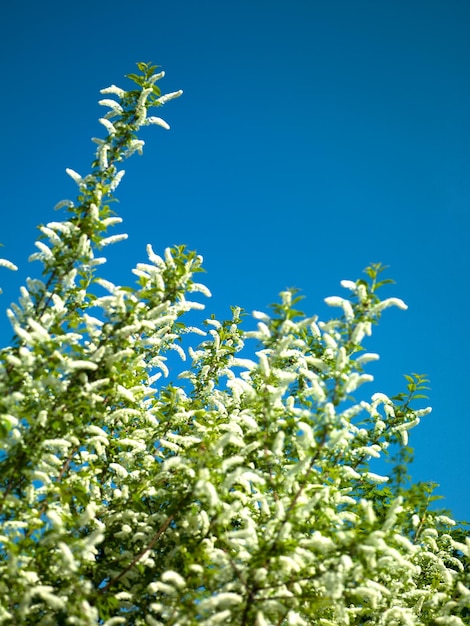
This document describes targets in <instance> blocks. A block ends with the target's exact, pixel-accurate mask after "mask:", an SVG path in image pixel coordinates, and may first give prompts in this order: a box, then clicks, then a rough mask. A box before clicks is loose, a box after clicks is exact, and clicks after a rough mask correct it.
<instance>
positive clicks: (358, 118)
mask: <svg viewBox="0 0 470 626" xmlns="http://www.w3.org/2000/svg"><path fill="white" fill-rule="evenodd" d="M469 60H470V3H469V2H468V0H440V1H437V0H323V1H317V0H283V1H280V0H270V1H269V2H266V1H265V0H236V1H235V0H223V1H221V0H200V1H197V2H196V1H194V0H184V1H183V0H160V1H158V0H153V1H152V0H136V1H134V2H129V1H126V2H125V1H123V0H113V1H112V2H110V1H108V0H99V1H96V0H93V1H91V0H81V1H80V2H76V3H69V2H58V1H56V0H44V1H43V2H33V1H32V0H28V1H21V0H19V1H17V2H10V3H6V4H5V6H4V7H3V8H2V11H1V19H0V66H1V76H2V92H3V94H2V98H1V99H0V114H1V119H2V127H3V130H2V150H1V170H0V171H1V184H2V200H3V206H2V209H1V217H0V223H1V232H0V241H2V242H3V243H4V244H5V248H3V249H2V256H6V257H7V258H10V259H11V260H13V261H14V262H15V263H16V264H17V265H19V266H21V271H20V272H18V273H16V274H12V273H9V272H7V271H6V270H2V272H1V274H0V281H1V283H2V285H3V287H4V294H3V295H2V296H0V309H2V311H3V310H4V309H5V308H6V306H7V305H9V303H10V302H11V301H12V300H14V299H16V297H17V293H18V287H19V284H21V281H23V280H24V277H25V276H26V275H28V274H31V273H33V272H34V271H35V269H36V268H35V266H34V265H28V263H27V261H26V259H27V257H28V256H29V254H31V252H32V251H33V242H34V240H35V238H36V231H35V226H36V225H37V224H38V223H40V222H42V223H45V222H47V221H50V220H52V219H57V218H58V215H57V214H56V213H54V212H53V211H52V207H53V206H54V205H55V204H56V202H58V201H59V200H61V199H63V198H67V197H71V196H72V197H73V194H74V193H75V185H74V183H73V182H72V181H71V180H70V179H69V178H68V177H67V176H66V174H65V172H64V170H65V168H66V167H71V168H73V169H75V170H77V171H78V172H80V173H82V174H86V173H87V171H88V167H89V163H90V161H91V157H92V155H93V151H94V145H93V144H92V143H91V142H90V138H91V137H92V136H94V135H97V134H99V133H103V129H102V127H101V126H100V125H99V124H98V123H97V118H98V117H99V116H100V115H102V114H103V112H104V110H103V109H102V108H101V107H99V106H98V105H97V100H98V99H99V97H100V96H99V93H98V91H99V89H100V88H102V87H105V86H108V85H110V84H111V83H115V84H117V85H121V86H123V87H126V85H127V84H128V83H126V81H125V80H124V79H123V75H124V74H125V73H128V72H132V71H133V69H134V63H135V62H136V61H153V62H155V63H158V64H160V65H162V66H163V69H164V70H165V71H166V74H167V76H166V78H165V80H164V81H163V82H162V83H161V86H162V89H164V90H165V91H173V90H175V89H179V88H181V89H183V90H184V95H183V97H182V98H180V99H179V100H176V101H173V102H171V103H169V104H168V105H167V106H166V107H165V109H164V110H162V116H163V117H164V118H165V119H166V120H167V121H168V122H169V123H170V124H171V127H172V129H171V130H170V131H169V132H166V131H164V130H162V129H160V128H156V127H154V128H150V129H146V132H145V134H144V139H146V142H147V145H146V149H145V153H144V156H143V157H137V156H136V157H134V158H133V159H132V160H131V161H129V162H127V164H126V170H127V174H126V177H125V179H124V181H123V183H122V185H121V187H120V189H119V197H120V201H121V203H120V205H119V207H118V211H119V212H120V214H121V216H122V217H123V218H124V220H125V222H124V230H125V232H127V233H128V234H129V241H128V242H126V243H125V244H119V246H116V247H115V248H114V249H111V248H110V249H109V254H108V258H109V262H110V265H109V267H108V269H107V272H108V275H109V276H110V277H111V278H114V279H115V280H116V281H117V282H122V283H125V282H127V281H131V280H132V278H131V275H130V268H131V267H132V266H133V265H134V264H135V263H136V262H137V261H141V260H143V259H144V257H145V244H146V243H147V242H151V243H152V244H153V246H154V249H155V250H160V251H161V250H163V249H164V247H166V246H167V245H172V244H177V243H186V244H187V245H188V246H189V247H191V248H195V249H197V250H198V251H199V252H200V253H201V254H202V255H203V256H204V258H205V266H206V269H207V271H208V273H207V274H206V275H205V282H206V283H207V284H208V286H209V287H210V289H211V290H212V292H213V294H214V297H213V299H212V300H211V301H210V302H209V305H208V313H210V312H212V311H214V312H215V313H216V314H217V315H220V316H228V315H229V305H231V304H238V305H241V306H243V307H245V308H246V309H247V310H248V311H251V310H253V309H266V308H267V305H268V304H269V303H270V302H272V301H274V300H276V298H277V294H278V292H279V291H281V290H282V289H284V288H285V287H288V286H296V287H299V288H300V289H302V292H303V294H304V295H305V301H304V307H303V308H304V310H305V311H306V312H307V313H309V314H313V313H316V312H319V313H321V314H324V313H325V310H326V307H325V306H324V305H323V303H322V301H323V298H324V297H325V296H329V295H336V294H339V293H340V292H341V288H340V287H339V281H340V280H341V279H343V278H348V279H355V278H357V277H359V275H360V274H361V272H362V270H363V268H364V267H365V266H366V265H368V264H369V263H371V262H377V261H380V262H382V263H384V264H386V265H389V266H390V270H389V275H390V276H391V277H392V278H394V279H395V280H396V283H397V284H396V285H395V286H393V289H389V291H388V293H389V294H390V295H392V294H393V295H396V296H398V297H401V298H403V299H404V300H405V301H406V302H407V303H408V305H409V310H408V311H407V312H402V311H398V310H397V311H395V310H389V311H386V312H385V315H384V318H383V320H382V323H381V325H380V326H379V327H378V329H377V330H376V334H375V336H374V338H373V340H372V341H370V342H369V344H368V348H369V349H371V350H373V351H377V352H379V353H380V355H381V361H380V362H379V363H378V364H374V366H373V367H371V368H370V371H371V372H372V373H373V374H374V375H375V377H376V382H375V383H372V384H370V385H369V389H370V393H374V392H375V391H383V392H385V393H389V394H390V395H393V394H394V393H397V392H398V391H400V390H401V389H402V388H403V383H402V380H403V379H402V375H403V374H404V373H409V372H419V373H426V374H428V375H429V377H430V378H431V384H432V390H431V393H430V395H431V397H430V403H431V404H432V406H433V408H434V410H433V413H432V414H431V415H430V416H428V417H427V418H425V419H424V421H423V422H422V423H421V425H420V426H419V427H418V428H417V429H415V430H413V431H412V433H411V444H412V445H413V446H414V447H415V450H416V460H415V463H414V465H413V470H412V474H413V478H414V479H415V480H433V481H435V482H437V483H440V485H441V487H440V488H439V490H438V492H439V493H440V494H442V495H445V496H446V500H445V501H444V505H445V506H447V507H449V508H451V509H452V511H453V512H454V515H455V516H456V517H457V518H460V519H462V518H466V519H470V498H469V488H468V478H469V475H470V472H469V469H470V460H469V459H470V454H469V410H468V405H469V402H468V393H469V388H470V383H469V379H470V368H469V365H468V362H469V361H468V355H469V353H470V341H469V335H470V332H469V324H468V316H469V315H468V312H469V309H470V296H469V289H468V284H469V281H468V276H469V257H468V250H469V249H470V246H469V243H470V180H469V166H470V147H469V146H470V122H469V111H470V72H469ZM0 319H3V320H4V321H2V322H1V328H0V336H1V338H2V343H6V342H7V341H8V338H9V336H10V335H9V329H8V327H7V322H6V321H5V320H6V318H5V317H4V315H3V313H2V317H1V318H0Z"/></svg>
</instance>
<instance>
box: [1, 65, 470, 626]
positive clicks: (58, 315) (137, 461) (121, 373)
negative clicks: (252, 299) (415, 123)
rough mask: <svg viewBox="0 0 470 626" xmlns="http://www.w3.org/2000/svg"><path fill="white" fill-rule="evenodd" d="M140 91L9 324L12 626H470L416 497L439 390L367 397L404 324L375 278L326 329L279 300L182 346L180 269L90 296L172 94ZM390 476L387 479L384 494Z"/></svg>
mask: <svg viewBox="0 0 470 626" xmlns="http://www.w3.org/2000/svg"><path fill="white" fill-rule="evenodd" d="M138 70H139V73H138V74H130V75H129V78H130V79H131V81H133V83H134V89H132V90H129V91H124V90H122V89H120V88H118V87H116V86H114V85H113V86H111V87H110V88H108V89H105V90H103V91H102V93H103V94H104V95H105V96H106V99H104V100H102V101H100V103H101V104H103V106H105V107H107V108H108V109H109V111H108V112H107V113H106V115H105V116H104V117H103V118H102V120H101V122H102V124H103V126H104V127H105V129H106V131H107V136H106V137H105V139H97V140H95V141H96V143H97V146H98V147H97V151H96V158H95V160H94V161H93V163H92V169H91V173H90V174H88V175H87V176H85V177H82V176H80V175H79V174H77V173H76V172H74V171H73V170H68V173H69V174H70V176H71V177H72V178H73V179H74V180H75V182H76V183H77V185H78V197H77V200H76V201H75V202H72V201H68V200H67V201H63V202H61V203H59V208H60V207H62V208H65V209H66V211H67V215H66V217H65V219H64V220H63V221H57V222H51V223H48V224H47V225H45V226H41V227H40V230H41V238H40V240H39V241H38V242H37V244H36V245H37V248H38V251H37V252H36V253H35V254H33V256H32V258H33V259H35V260H39V261H40V262H41V264H42V267H43V273H42V277H41V278H40V279H39V278H36V279H28V281H27V285H26V286H25V287H23V288H22V289H21V296H20V299H19V302H18V304H14V305H12V308H11V309H10V310H9V311H8V315H9V318H10V321H11V324H12V327H13V331H14V338H13V340H12V342H11V345H10V346H8V347H7V348H4V349H2V350H1V351H0V438H1V452H0V624H1V625H15V626H19V625H25V626H26V625H28V626H29V625H31V626H33V625H34V626H45V625H56V624H57V625H62V624H63V625H70V626H72V625H77V626H92V625H97V624H101V625H104V626H115V625H116V624H131V625H135V626H137V625H139V626H144V625H146V626H163V625H165V626H170V625H171V626H193V625H194V626H215V625H219V624H227V625H232V626H237V625H238V626H251V625H256V626H287V625H289V626H296V625H298V626H301V625H304V626H338V625H347V626H372V625H377V626H395V625H397V626H398V625H401V624H403V625H406V626H418V625H430V626H434V625H435V626H437V625H447V626H461V625H462V624H468V623H470V590H469V587H470V578H469V570H468V559H469V554H470V540H469V538H468V536H467V535H466V533H465V530H464V527H463V526H462V525H458V524H456V523H455V522H454V520H452V519H451V518H450V517H449V515H448V514H445V513H443V512H437V511H434V510H432V509H431V508H430V506H429V505H430V503H431V502H432V499H433V496H432V485H426V484H425V485H423V484H418V485H413V484H410V480H409V477H408V474H407V467H408V464H409V462H410V460H411V458H412V450H411V448H410V447H409V445H408V431H409V429H410V428H412V427H414V426H416V425H417V424H418V422H419V420H420V418H421V417H422V416H423V415H426V414H427V413H428V412H429V411H430V409H428V408H414V405H415V403H416V401H418V402H419V401H420V399H422V398H423V397H424V396H423V393H422V392H423V390H425V389H426V383H427V380H426V379H425V377H423V376H419V375H412V376H407V377H406V384H407V389H406V391H405V392H404V393H399V394H397V395H396V396H395V397H393V398H389V397H387V396H386V395H385V394H382V393H374V394H373V395H372V396H371V397H370V398H369V399H368V400H364V399H362V400H360V401H357V400H355V397H354V396H355V393H356V391H357V389H358V388H359V387H360V386H361V385H362V384H363V383H366V382H370V381H371V380H372V377H371V376H370V375H369V374H367V372H366V367H367V363H368V362H370V361H373V360H375V359H377V358H378V355H376V354H371V353H366V352H364V351H363V348H362V343H363V340H364V338H365V337H367V336H369V335H370V334H371V333H372V329H373V327H374V325H375V324H376V323H377V322H378V321H379V319H380V317H381V314H382V311H383V310H384V309H386V308H387V307H389V306H398V307H399V308H406V305H404V303H403V302H402V301H401V300H399V299H398V298H387V299H385V300H382V299H381V298H380V296H379V292H380V289H381V287H382V285H383V284H384V282H387V281H386V280H385V281H384V280H383V278H382V271H383V267H382V266H380V265H372V266H370V267H369V268H367V270H366V277H365V278H360V279H359V280H357V281H355V282H353V281H350V280H345V281H343V282H342V286H343V288H345V290H346V292H347V293H348V296H347V297H329V298H326V302H327V304H329V305H330V306H332V307H335V310H336V312H337V313H338V314H337V315H336V316H333V317H332V318H331V319H329V320H327V321H320V320H319V319H318V318H317V317H316V316H312V317H306V316H305V315H304V314H303V313H302V312H300V311H299V310H298V308H297V307H298V303H299V297H298V294H297V293H296V292H295V290H286V291H284V292H283V293H281V299H280V301H279V302H278V303H276V304H274V305H273V307H272V310H271V311H270V313H264V312H260V311H255V312H254V313H253V316H254V318H255V320H256V329H255V330H251V331H245V330H243V328H242V319H243V316H244V312H243V311H241V310H240V309H239V308H237V307H234V308H233V309H232V317H231V319H228V320H218V319H216V318H215V317H214V316H212V317H209V318H208V319H207V320H206V321H205V322H204V323H203V324H202V328H199V327H196V326H191V325H189V323H188V321H187V320H188V314H189V315H190V319H193V317H194V314H193V313H191V312H192V311H194V310H201V309H203V306H202V304H200V303H199V301H198V297H199V295H202V296H208V295H210V294H209V292H208V290H207V288H206V287H205V286H204V285H202V284H200V283H198V282H196V280H195V276H196V274H197V273H198V272H200V271H201V270H202V267H201V258H200V257H199V256H198V255H197V254H196V253H194V252H191V251H188V250H187V249H186V248H185V247H184V246H179V247H175V248H172V249H167V250H165V251H164V253H163V254H162V256H159V255H157V254H155V252H154V251H153V249H152V247H151V246H148V248H147V256H148V258H147V259H146V260H145V261H143V262H140V263H137V265H136V267H135V269H134V270H133V272H134V274H135V275H136V277H137V282H136V284H135V285H134V286H120V285H115V284H112V283H111V282H109V281H107V280H105V279H104V277H103V276H102V275H100V271H101V266H102V265H103V263H104V262H105V259H104V258H103V257H101V256H100V254H101V250H102V248H104V247H105V246H106V245H108V244H111V243H116V242H118V241H119V240H120V239H122V238H123V237H124V235H109V234H108V231H109V229H110V228H111V227H112V226H114V225H115V224H117V223H119V222H120V219H119V218H118V217H117V216H116V215H115V214H114V213H113V212H112V210H111V208H110V204H111V201H112V200H113V194H114V192H115V189H116V187H117V185H118V183H119V181H120V180H121V178H122V175H123V170H120V171H119V170H118V167H119V166H120V163H121V162H122V161H123V160H124V159H126V158H127V157H129V156H130V155H131V154H133V153H134V152H141V151H142V148H143V142H142V141H141V140H140V139H138V131H139V129H140V127H141V126H144V125H147V124H155V125H159V126H162V127H164V128H166V127H167V124H166V122H164V120H162V119H161V118H159V117H154V116H150V115H149V110H150V109H151V108H152V107H159V106H161V105H162V104H164V103H165V102H167V101H168V100H171V99H172V98H174V97H177V96H179V95H180V93H181V92H175V93H173V94H167V95H163V96H162V95H161V92H160V90H159V88H158V87H157V85H156V83H157V81H158V80H159V79H160V78H162V77H163V73H162V72H160V73H159V74H156V73H155V70H156V68H155V67H153V66H150V65H148V64H138ZM110 96H113V97H114V98H113V99H111V98H110ZM2 265H4V266H7V267H10V268H11V269H14V266H12V264H10V263H8V262H7V261H5V260H3V261H2ZM198 342H199V343H198ZM251 345H252V346H253V347H250V346H251ZM245 346H247V348H248V351H247V350H246V349H244V348H245ZM172 353H175V354H174V356H173V357H172V358H169V357H170V355H171V354H172ZM175 358H181V359H182V361H183V363H188V365H186V364H185V365H183V366H182V368H180V370H181V369H182V370H183V371H182V372H180V373H179V376H175V375H173V371H174V367H173V365H172V363H174V362H175ZM186 367H187V369H184V368H186ZM364 394H365V392H364V391H363V389H361V396H362V397H368V396H365V395H364ZM391 451H392V452H393V451H394V452H393V453H391ZM387 454H389V455H390V458H391V459H392V470H391V472H390V476H382V475H379V474H376V473H374V472H373V471H371V469H372V468H373V465H372V464H371V461H372V462H373V460H374V459H376V458H380V457H384V456H386V455H387Z"/></svg>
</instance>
